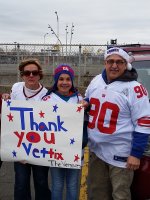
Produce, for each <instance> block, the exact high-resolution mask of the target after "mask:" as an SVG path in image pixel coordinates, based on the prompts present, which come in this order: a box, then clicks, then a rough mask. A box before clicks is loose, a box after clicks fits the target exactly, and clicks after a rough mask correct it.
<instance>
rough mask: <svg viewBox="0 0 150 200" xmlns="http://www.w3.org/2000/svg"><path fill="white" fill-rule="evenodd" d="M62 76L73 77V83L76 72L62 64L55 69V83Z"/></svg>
mask: <svg viewBox="0 0 150 200" xmlns="http://www.w3.org/2000/svg"><path fill="white" fill-rule="evenodd" d="M61 74H69V76H70V77H71V80H72V81H73V79H74V71H73V69H72V68H71V67H70V66H69V65H66V64H61V65H59V66H58V67H57V68H56V69H55V71H54V80H55V82H57V81H58V78H59V76H60V75H61Z"/></svg>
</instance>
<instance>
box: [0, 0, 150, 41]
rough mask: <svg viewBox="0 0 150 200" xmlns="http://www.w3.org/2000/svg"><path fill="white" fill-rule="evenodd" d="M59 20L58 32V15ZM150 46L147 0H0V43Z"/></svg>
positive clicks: (149, 9) (149, 17)
mask: <svg viewBox="0 0 150 200" xmlns="http://www.w3.org/2000/svg"><path fill="white" fill-rule="evenodd" d="M55 11H57V13H58V18H59V31H58V28H57V27H58V23H57V16H56V14H55ZM72 23H73V24H74V30H73V35H72V44H79V43H81V44H106V43H107V42H110V39H116V38H117V41H118V44H124V43H144V44H146V43H148V44H150V0H0V43H14V42H18V43H40V44H41V43H44V35H45V34H46V33H49V34H47V35H46V36H45V43H50V44H53V43H56V42H57V38H56V36H55V35H54V34H52V33H51V31H50V29H49V28H48V24H49V25H50V26H51V27H52V28H53V30H54V31H55V33H56V34H57V33H59V39H60V41H61V42H62V43H63V44H66V31H65V28H66V25H68V34H67V43H70V39H71V37H70V35H71V34H70V33H71V26H72Z"/></svg>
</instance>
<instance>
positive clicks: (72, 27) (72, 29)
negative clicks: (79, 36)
mask: <svg viewBox="0 0 150 200" xmlns="http://www.w3.org/2000/svg"><path fill="white" fill-rule="evenodd" d="M73 31H74V25H73V23H72V26H71V32H70V53H71V43H72V35H73ZM70 53H69V54H70Z"/></svg>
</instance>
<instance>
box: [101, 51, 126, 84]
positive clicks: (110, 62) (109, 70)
mask: <svg viewBox="0 0 150 200" xmlns="http://www.w3.org/2000/svg"><path fill="white" fill-rule="evenodd" d="M105 69H106V74H107V80H108V81H112V80H114V79H116V78H118V77H119V76H121V75H122V74H123V73H124V71H125V70H126V69H127V62H126V61H125V60H124V59H123V58H122V57H121V56H119V55H117V54H113V55H110V56H108V57H107V59H106V60H105Z"/></svg>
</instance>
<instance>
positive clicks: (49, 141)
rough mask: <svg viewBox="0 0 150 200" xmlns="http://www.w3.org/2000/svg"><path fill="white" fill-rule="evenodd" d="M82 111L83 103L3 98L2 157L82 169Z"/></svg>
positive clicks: (7, 159)
mask: <svg viewBox="0 0 150 200" xmlns="http://www.w3.org/2000/svg"><path fill="white" fill-rule="evenodd" d="M83 113H84V110H83V107H82V106H81V105H80V104H70V103H57V104H51V103H49V102H35V101H17V100H13V101H11V100H7V101H3V103H2V119H1V159H2V160H3V161H23V162H27V163H31V164H36V165H43V166H51V167H62V168H76V169H79V168H81V157H82V134H83Z"/></svg>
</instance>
